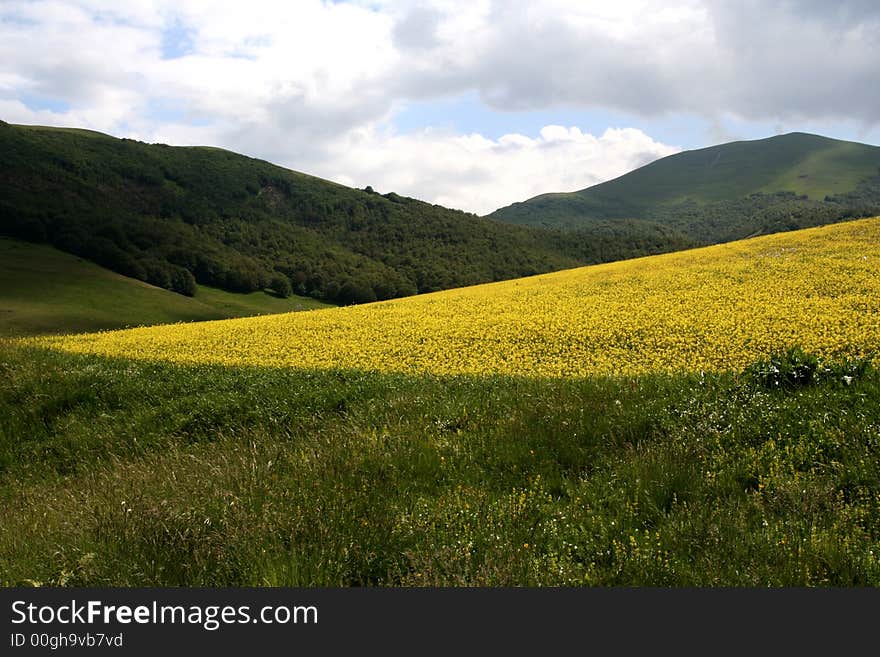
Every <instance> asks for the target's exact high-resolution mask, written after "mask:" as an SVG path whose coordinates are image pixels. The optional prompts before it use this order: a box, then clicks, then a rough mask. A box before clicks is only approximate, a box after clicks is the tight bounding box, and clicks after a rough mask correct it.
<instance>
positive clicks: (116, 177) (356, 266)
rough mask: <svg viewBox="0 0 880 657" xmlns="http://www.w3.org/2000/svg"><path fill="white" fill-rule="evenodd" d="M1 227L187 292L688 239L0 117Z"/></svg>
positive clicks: (508, 264)
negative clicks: (546, 223)
mask: <svg viewBox="0 0 880 657" xmlns="http://www.w3.org/2000/svg"><path fill="white" fill-rule="evenodd" d="M0 234H2V235H7V236H12V237H16V238H20V239H24V240H28V241H31V242H45V243H49V244H52V245H53V246H55V247H57V248H58V249H60V250H63V251H66V252H68V253H72V254H75V255H77V256H80V257H83V258H87V259H89V260H91V261H93V262H95V263H97V264H100V265H102V266H104V267H106V268H108V269H111V270H113V271H115V272H117V273H120V274H123V275H126V276H129V277H131V278H136V279H139V280H142V281H145V282H148V283H150V284H152V285H155V286H157V287H161V288H165V289H170V290H174V291H176V292H180V293H182V294H185V295H192V294H193V293H194V292H195V290H196V285H197V284H198V285H207V286H211V287H215V288H219V289H223V290H227V291H230V292H254V291H259V290H262V289H264V288H266V287H267V286H269V285H270V284H271V283H272V282H273V281H275V282H277V283H278V285H279V286H280V287H281V288H287V287H289V288H290V289H292V291H293V292H295V293H297V294H300V295H303V296H310V297H314V298H317V299H322V300H326V301H331V302H334V303H343V304H345V303H357V302H365V301H372V300H376V299H387V298H393V297H400V296H407V295H411V294H415V293H418V292H428V291H434V290H439V289H446V288H450V287H460V286H465V285H472V284H476V283H483V282H489V281H496V280H503V279H509V278H516V277H520V276H525V275H529V274H535V273H543V272H548V271H553V270H558V269H564V268H568V267H574V266H578V265H581V264H590V263H596V262H601V261H606V260H617V259H621V258H627V257H634V256H640V255H646V254H650V253H659V252H662V251H669V250H674V249H678V248H683V247H685V246H688V245H689V244H690V243H689V242H688V240H686V239H683V238H682V237H681V235H679V234H678V233H677V232H676V231H675V230H672V229H668V228H665V227H658V226H656V225H649V224H645V223H644V222H630V223H628V224H626V225H623V226H621V225H619V224H618V225H614V226H611V225H607V224H603V225H599V224H597V225H594V226H591V227H590V228H589V229H588V230H585V231H582V232H580V233H578V234H570V233H562V232H559V231H548V230H541V229H536V228H529V227H520V226H511V225H509V224H505V223H502V222H498V221H494V220H491V219H485V218H480V217H477V216H476V215H473V214H467V213H464V212H460V211H455V210H449V209H446V208H443V207H440V206H437V205H431V204H428V203H423V202H421V201H417V200H415V199H411V198H405V197H401V196H399V195H397V194H394V193H388V194H384V195H382V194H378V193H375V192H373V190H372V189H370V188H369V187H368V188H366V189H364V190H357V189H351V188H348V187H344V186H342V185H337V184H335V183H331V182H328V181H326V180H321V179H319V178H315V177H312V176H308V175H305V174H302V173H297V172H294V171H290V170H288V169H284V168H281V167H278V166H275V165H273V164H270V163H268V162H264V161H261V160H256V159H253V158H250V157H245V156H243V155H238V154H236V153H231V152H229V151H225V150H222V149H218V148H203V147H189V148H182V147H171V146H166V145H163V144H145V143H142V142H139V141H133V140H130V139H116V138H114V137H110V136H107V135H103V134H100V133H96V132H91V131H85V130H77V129H68V128H63V129H62V128H45V127H39V126H14V125H9V124H6V123H2V122H0Z"/></svg>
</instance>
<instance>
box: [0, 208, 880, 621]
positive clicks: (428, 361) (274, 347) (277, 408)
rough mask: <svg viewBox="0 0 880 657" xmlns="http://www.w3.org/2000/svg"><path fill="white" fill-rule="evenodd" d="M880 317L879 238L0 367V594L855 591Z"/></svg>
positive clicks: (587, 275) (782, 241)
mask: <svg viewBox="0 0 880 657" xmlns="http://www.w3.org/2000/svg"><path fill="white" fill-rule="evenodd" d="M181 298H183V297H181ZM196 298H198V296H197V297H196ZM878 313H880V218H876V219H868V220H862V221H852V222H845V223H841V224H837V225H834V226H823V227H819V228H814V229H809V230H804V231H798V232H789V233H783V234H777V235H770V236H762V237H758V238H754V239H750V240H745V241H742V242H738V243H733V244H725V245H716V246H711V247H705V248H702V249H698V250H693V251H687V252H682V253H674V254H665V255H660V256H655V257H651V258H639V259H633V260H628V261H625V262H618V263H609V264H603V265H597V266H594V267H587V268H580V269H575V270H571V271H564V272H556V273H552V274H546V275H539V276H534V277H529V278H526V279H521V280H514V281H504V282H499V283H493V284H487V285H481V286H476V287H471V288H467V289H460V290H447V291H442V292H438V293H434V294H425V295H420V296H416V297H411V298H407V299H393V300H388V301H384V302H378V303H371V304H364V305H359V306H352V307H340V308H331V309H326V310H317V311H313V312H305V313H290V314H284V315H272V316H267V317H260V318H247V319H229V320H223V321H219V322H199V323H191V324H187V325H180V324H178V325H172V326H159V327H149V328H137V329H130V330H126V331H118V332H101V333H91V334H81V335H75V336H60V337H59V336H51V337H45V336H44V337H40V338H30V339H23V340H0V527H2V528H3V531H0V586H25V585H27V586H42V585H47V586H74V587H96V586H127V587H145V586H151V587H156V586H166V587H180V586H202V587H223V586H249V587H254V586H288V587H305V586H320V587H341V586H361V587H363V586H407V587H414V586H436V587H440V586H443V587H449V586H504V587H512V586H519V587H522V586H560V587H562V586H564V587H574V586H590V587H596V586H616V587H630V586H655V587H658V586H659V587H670V586H681V587H719V586H741V587H755V588H757V587H762V588H765V587H771V586H772V587H806V586H817V587H823V588H827V587H829V586H839V587H866V586H871V587H876V586H880V559H878V556H877V546H878V542H880V439H878V437H880V432H878V428H880V371H878V369H877V367H876V363H877V359H876V357H875V353H876V346H877V344H878V341H880V325H878V322H877V321H876V318H877V316H878ZM798 345H800V347H802V348H797V347H798ZM777 350H779V351H777ZM872 357H873V361H872ZM872 362H873V364H872ZM703 368H706V369H703ZM609 373H610V374H611V375H610V376H608V374H609ZM774 622H775V621H774Z"/></svg>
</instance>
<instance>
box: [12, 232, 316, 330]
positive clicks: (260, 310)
mask: <svg viewBox="0 0 880 657" xmlns="http://www.w3.org/2000/svg"><path fill="white" fill-rule="evenodd" d="M325 305H326V304H323V303H321V302H319V301H315V300H314V299H309V298H304V297H291V298H288V299H280V298H277V297H274V296H272V295H270V294H266V293H264V292H253V293H250V294H235V293H231V292H224V291H222V290H217V289H214V288H209V287H205V286H202V287H200V288H199V289H198V292H197V294H196V296H195V297H194V298H190V297H185V296H182V295H180V294H175V293H174V292H169V291H168V290H163V289H160V288H157V287H153V286H152V285H148V284H146V283H143V282H141V281H138V280H135V279H133V278H127V277H125V276H120V275H119V274H115V273H113V272H111V271H109V270H107V269H103V268H102V267H99V266H97V265H95V264H92V263H90V262H87V261H85V260H83V259H81V258H77V257H76V256H73V255H70V254H67V253H63V252H61V251H58V250H57V249H54V248H52V247H50V246H45V245H37V244H29V243H27V242H21V241H18V240H12V239H7V238H0V336H4V335H5V336H14V335H38V334H46V333H76V332H82V331H96V330H102V329H114V328H121V327H124V326H136V325H143V324H162V323H170V322H181V321H194V320H207V319H223V318H227V317H243V316H247V315H258V314H264V313H280V312H288V311H291V310H306V309H311V308H320V307H324V306H325Z"/></svg>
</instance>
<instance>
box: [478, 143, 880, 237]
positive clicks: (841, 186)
mask: <svg viewBox="0 0 880 657" xmlns="http://www.w3.org/2000/svg"><path fill="white" fill-rule="evenodd" d="M878 171H880V148H878V147H875V146H867V145H865V144H858V143H855V142H846V141H839V140H836V139H829V138H827V137H820V136H817V135H809V134H804V133H791V134H787V135H780V136H777V137H770V138H768V139H760V140H755V141H739V142H732V143H729V144H722V145H720V146H712V147H709V148H702V149H699V150H693V151H685V152H682V153H678V154H676V155H670V156H669V157H665V158H661V159H659V160H656V161H655V162H652V163H650V164H647V165H645V166H643V167H641V168H639V169H636V170H635V171H632V172H630V173H628V174H626V175H623V176H621V177H619V178H615V179H614V180H609V181H608V182H605V183H601V184H599V185H594V186H593V187H589V188H587V189H583V190H580V191H577V192H571V193H566V194H543V195H541V196H536V197H535V198H533V199H530V200H528V201H525V202H522V203H514V204H513V205H510V206H508V207H506V208H501V209H500V210H497V211H496V212H494V213H493V214H492V215H490V217H492V218H495V219H499V220H502V221H508V222H511V223H516V224H525V225H543V226H565V227H581V228H582V227H584V226H589V225H591V224H593V223H595V222H597V221H600V220H602V221H607V220H616V219H621V218H638V219H642V220H645V221H652V222H657V223H659V224H661V225H664V226H667V227H671V228H674V229H676V230H679V231H681V232H683V233H684V234H686V235H688V236H689V237H691V238H693V239H695V240H697V241H700V242H711V241H726V240H730V239H736V238H739V237H745V236H748V235H752V234H757V233H765V232H776V231H779V230H789V229H794V228H803V227H808V226H812V225H819V224H824V223H830V222H832V221H837V220H840V219H843V218H846V217H850V216H867V215H871V214H876V213H877V212H878V210H880V177H878Z"/></svg>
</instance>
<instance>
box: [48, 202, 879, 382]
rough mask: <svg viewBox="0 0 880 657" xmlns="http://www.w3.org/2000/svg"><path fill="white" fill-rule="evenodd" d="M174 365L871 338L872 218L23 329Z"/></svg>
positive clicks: (668, 352) (506, 368)
mask: <svg viewBox="0 0 880 657" xmlns="http://www.w3.org/2000/svg"><path fill="white" fill-rule="evenodd" d="M31 342H36V343H38V344H42V345H46V346H49V347H52V348H57V349H61V350H65V351H70V352H78V353H92V354H105V355H109V356H125V357H132V358H139V359H150V360H169V361H175V362H180V363H222V364H227V365H263V366H272V367H298V368H322V369H326V368H356V369H365V370H381V371H404V372H406V371H428V372H434V373H440V374H458V373H467V374H493V373H500V374H515V375H526V376H552V377H576V376H585V375H594V374H617V373H623V374H634V373H641V372H652V371H678V370H691V371H696V370H724V369H731V368H740V367H742V366H743V365H745V364H746V363H749V362H751V361H753V360H755V359H756V358H759V357H762V356H766V355H767V354H768V353H769V352H770V351H772V350H774V349H780V348H784V347H786V346H790V345H794V344H799V345H801V346H802V347H803V348H804V349H806V350H808V351H813V352H816V353H819V354H826V355H831V354H836V353H840V352H849V353H857V354H860V355H864V354H866V353H869V352H872V351H873V350H876V349H877V348H878V347H880V218H874V219H866V220H860V221H853V222H847V223H843V224H837V225H832V226H825V227H821V228H813V229H808V230H801V231H797V232H792V233H783V234H779V235H770V236H766V237H759V238H755V239H750V240H744V241H740V242H735V243H731V244H725V245H718V246H712V247H707V248H702V249H696V250H693V251H685V252H680V253H673V254H667V255H661V256H653V257H648V258H640V259H636V260H629V261H624V262H617V263H611V264H605V265H597V266H593V267H584V268H580V269H573V270H569V271H563V272H557V273H555V274H546V275H541V276H534V277H530V278H524V279H518V280H514V281H506V282H502V283H493V284H488V285H480V286H475V287H470V288H462V289H458V290H449V291H445V292H438V293H434V294H428V295H422V296H417V297H410V298H406V299H398V300H393V301H386V302H381V303H373V304H368V305H363V306H353V307H346V308H332V309H326V310H313V311H308V312H298V313H290V314H285V315H270V316H262V317H253V318H247V319H231V320H224V321H215V322H202V323H193V324H176V325H168V326H157V327H148V328H138V329H130V330H125V331H113V332H105V333H94V334H84V335H75V336H65V337H53V338H40V339H35V340H32V341H31Z"/></svg>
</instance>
